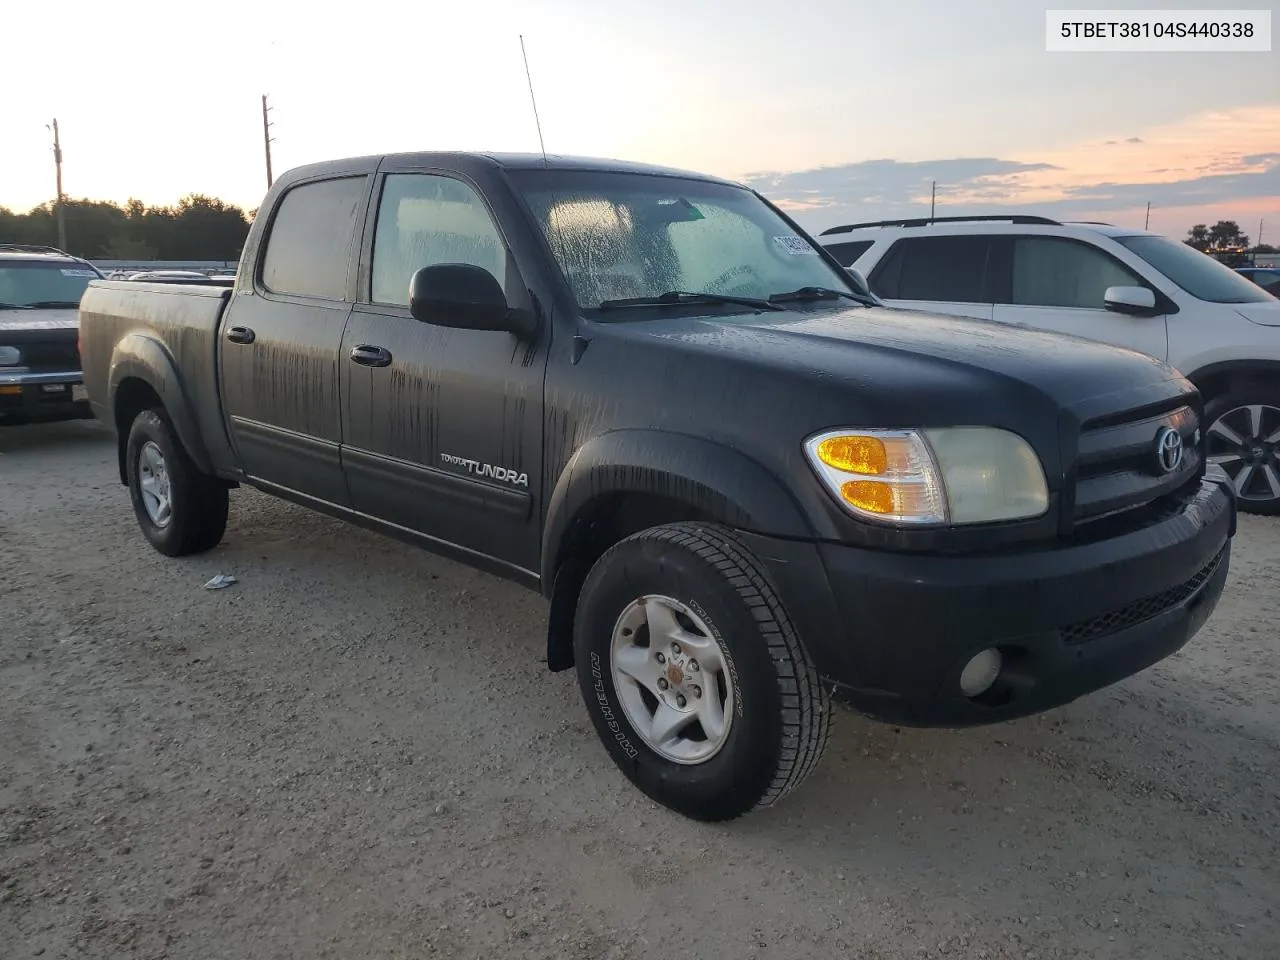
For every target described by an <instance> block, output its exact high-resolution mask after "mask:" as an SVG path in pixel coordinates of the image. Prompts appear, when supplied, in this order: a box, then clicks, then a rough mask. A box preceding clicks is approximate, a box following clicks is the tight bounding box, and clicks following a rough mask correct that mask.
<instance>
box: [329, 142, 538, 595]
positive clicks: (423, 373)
mask: <svg viewBox="0 0 1280 960" xmlns="http://www.w3.org/2000/svg"><path fill="white" fill-rule="evenodd" d="M409 162H410V161H406V160H401V159H399V158H389V159H388V161H387V164H388V168H387V170H386V172H385V173H384V174H383V175H382V176H381V177H380V181H381V182H380V186H379V188H378V197H377V200H376V202H375V204H374V209H373V210H371V211H370V224H369V226H368V227H367V228H366V232H367V233H368V234H370V236H371V237H372V241H371V243H370V242H366V244H365V251H366V253H365V256H366V258H367V259H368V261H369V263H370V266H369V268H368V271H367V272H368V277H367V278H365V277H362V279H361V291H360V302H359V303H357V305H356V307H355V310H354V311H353V313H352V316H351V321H350V323H349V324H348V326H347V331H346V336H345V338H344V340H343V345H342V356H343V359H342V382H343V390H344V394H345V415H344V417H345V419H344V423H345V426H344V433H345V443H344V447H343V464H344V467H345V470H346V473H347V481H348V483H349V485H350V488H351V496H352V503H353V506H354V507H355V509H356V510H358V511H360V512H361V513H365V514H368V515H369V516H372V517H376V518H378V519H380V520H383V521H386V522H389V523H393V524H395V525H396V526H399V527H401V528H404V529H407V530H412V531H415V532H417V533H419V534H423V535H425V536H427V537H430V538H432V539H435V540H438V541H444V542H445V543H448V544H452V545H455V546H460V547H463V548H465V549H467V550H469V551H472V552H475V553H479V554H482V555H484V556H486V557H489V558H493V559H496V560H499V561H501V562H503V563H505V564H507V565H510V566H515V567H519V568H521V569H524V570H536V569H537V563H538V555H539V551H540V549H541V544H540V538H539V531H538V518H539V516H540V513H539V509H538V503H539V496H540V493H541V486H542V407H543V393H542V389H543V375H544V373H545V370H546V363H547V343H548V338H549V335H550V331H549V329H548V327H547V325H546V324H543V327H542V329H541V330H540V331H539V333H538V335H537V337H536V339H534V340H533V341H531V342H525V341H521V340H519V339H517V338H516V337H515V336H514V335H512V334H510V333H506V332H502V331H491V330H464V329H455V328H448V327H440V326H433V325H430V324H426V323H420V322H419V321H417V320H415V319H413V317H412V316H410V314H409V305H408V304H409V280H410V278H411V277H412V276H413V274H414V273H415V272H416V271H417V270H419V269H420V268H422V267H427V266H432V265H434V264H438V263H468V264H473V265H475V266H480V267H483V268H485V269H486V270H488V271H489V272H490V273H492V274H493V275H494V276H495V277H496V278H497V280H498V282H499V283H500V284H502V286H503V289H504V290H505V291H506V293H507V301H508V303H510V304H511V305H512V306H517V307H518V306H526V305H529V303H530V300H529V293H528V289H527V287H525V285H524V283H523V281H522V280H521V278H520V274H519V271H518V269H517V267H516V265H515V261H514V258H513V257H512V255H511V253H510V252H509V249H508V245H507V242H506V240H505V238H504V237H503V235H502V232H501V229H500V228H499V226H498V222H497V220H496V219H495V218H494V216H493V215H492V213H491V211H490V210H489V208H488V205H487V204H486V203H485V200H484V198H483V197H482V195H481V193H480V191H479V190H478V189H477V188H476V186H475V185H473V184H472V183H471V182H469V181H468V180H466V179H463V178H462V177H460V176H458V175H455V174H453V173H449V172H443V171H435V170H419V169H414V168H413V167H412V166H409V167H405V166H402V165H403V164H405V163H409ZM397 165H401V166H399V167H397ZM371 356H376V357H377V358H378V359H377V360H376V362H375V363H373V364H372V365H370V364H369V362H368V358H369V357H371Z"/></svg>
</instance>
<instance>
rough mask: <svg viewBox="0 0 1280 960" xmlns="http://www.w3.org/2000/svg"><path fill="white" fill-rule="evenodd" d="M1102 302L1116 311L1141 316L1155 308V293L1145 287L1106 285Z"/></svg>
mask: <svg viewBox="0 0 1280 960" xmlns="http://www.w3.org/2000/svg"><path fill="white" fill-rule="evenodd" d="M1102 304H1103V306H1105V307H1106V308H1107V309H1108V310H1114V311H1115V312H1116V313H1128V314H1134V315H1137V316H1141V315H1143V314H1151V313H1154V312H1155V309H1156V295H1155V294H1154V293H1152V292H1151V291H1150V290H1148V289H1147V288H1146V287H1107V290H1106V292H1105V293H1104V294H1103V295H1102Z"/></svg>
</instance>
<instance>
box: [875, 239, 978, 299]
mask: <svg viewBox="0 0 1280 960" xmlns="http://www.w3.org/2000/svg"><path fill="white" fill-rule="evenodd" d="M990 250H991V242H990V238H989V237H984V236H971V235H967V234H966V235H957V236H945V237H904V238H902V239H901V240H898V241H897V242H895V243H894V245H893V246H892V247H890V248H889V250H888V252H887V253H886V254H885V255H884V257H882V258H881V260H880V262H879V263H877V264H876V266H875V269H873V270H872V271H871V275H870V276H869V277H867V282H868V283H869V284H870V285H871V289H872V291H873V292H874V293H875V294H876V295H877V296H878V297H880V299H881V300H883V301H885V304H886V305H887V306H891V307H904V308H908V309H912V310H928V311H931V312H933V313H949V314H953V315H955V316H960V317H975V318H977V319H980V320H990V319H991V314H992V301H993V299H994V298H993V297H992V296H991V295H990V293H989V291H988V287H987V260H988V257H989V255H990Z"/></svg>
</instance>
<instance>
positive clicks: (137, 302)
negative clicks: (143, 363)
mask: <svg viewBox="0 0 1280 960" xmlns="http://www.w3.org/2000/svg"><path fill="white" fill-rule="evenodd" d="M230 298H231V289H230V288H229V287H225V286H211V285H198V284H176V283H167V282H145V281H130V280H94V281H93V282H91V283H90V284H89V287H88V289H87V290H85V293H84V297H83V299H82V300H81V301H80V356H81V361H82V365H83V369H84V382H85V388H86V390H87V392H88V394H89V400H90V403H91V405H92V407H93V411H94V414H95V416H97V417H98V418H99V419H103V420H107V421H109V420H110V416H111V414H110V411H109V410H108V409H107V407H106V398H107V397H109V396H110V395H111V386H112V385H113V383H119V382H121V380H122V379H123V378H124V377H125V376H127V370H128V367H129V364H130V362H131V361H132V359H133V357H132V356H131V354H132V353H133V352H134V351H143V350H155V349H156V344H157V343H158V344H159V345H161V347H162V349H163V350H164V351H166V352H167V353H168V359H169V361H170V364H171V366H172V368H173V369H174V370H175V371H181V383H174V384H172V386H173V388H175V389H179V390H183V391H185V392H186V393H187V394H188V396H189V399H192V400H194V398H196V397H199V398H200V402H198V403H196V402H193V403H190V404H189V405H188V410H189V412H190V415H191V416H192V417H193V418H194V426H196V428H197V429H198V431H199V436H201V437H203V438H204V439H205V442H206V443H208V444H210V445H214V444H220V445H221V444H226V443H227V441H226V430H225V429H224V427H223V423H222V411H221V408H220V406H219V405H218V403H217V402H216V399H215V398H217V396H218V383H217V375H218V367H217V357H218V326H219V323H220V322H221V320H222V312H223V310H225V309H226V306H227V303H228V301H229V300H230ZM124 429H126V430H127V429H128V424H125V425H124ZM210 453H214V451H212V450H211V451H210ZM224 456H225V455H224Z"/></svg>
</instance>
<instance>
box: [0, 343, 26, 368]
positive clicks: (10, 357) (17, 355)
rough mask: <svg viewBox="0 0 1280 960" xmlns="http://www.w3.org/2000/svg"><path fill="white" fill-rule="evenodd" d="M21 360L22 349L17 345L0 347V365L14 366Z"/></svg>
mask: <svg viewBox="0 0 1280 960" xmlns="http://www.w3.org/2000/svg"><path fill="white" fill-rule="evenodd" d="M21 362H22V351H21V350H19V349H18V348H17V347H0V367H16V366H17V365H18V364H20V363H21Z"/></svg>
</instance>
